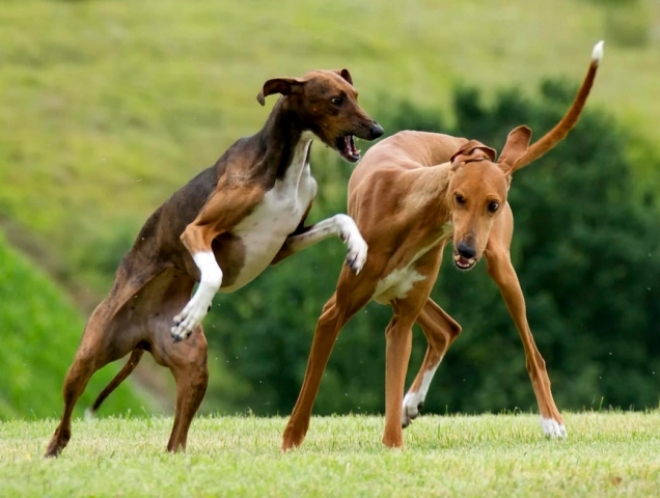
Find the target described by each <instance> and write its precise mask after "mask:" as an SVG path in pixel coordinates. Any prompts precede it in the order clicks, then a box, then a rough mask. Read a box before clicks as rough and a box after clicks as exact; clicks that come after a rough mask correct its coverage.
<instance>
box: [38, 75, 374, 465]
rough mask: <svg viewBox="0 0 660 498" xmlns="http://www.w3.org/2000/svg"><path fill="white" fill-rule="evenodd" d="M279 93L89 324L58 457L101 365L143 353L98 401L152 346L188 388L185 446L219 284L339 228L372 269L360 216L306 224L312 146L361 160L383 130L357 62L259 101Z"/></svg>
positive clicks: (275, 85) (281, 86)
mask: <svg viewBox="0 0 660 498" xmlns="http://www.w3.org/2000/svg"><path fill="white" fill-rule="evenodd" d="M276 93H278V94H281V95H282V97H281V98H280V99H279V100H278V102H277V103H276V104H275V106H274V107H273V110H272V112H271V113H270V116H269V118H268V120H267V121H266V124H265V126H264V127H263V129H262V130H261V131H260V132H259V133H257V134H256V135H254V136H252V137H249V138H243V139H240V140H238V141H237V142H236V143H235V144H234V145H232V146H231V147H230V148H229V149H228V150H227V152H225V153H224V155H223V156H222V157H221V158H220V159H219V160H218V162H217V163H216V164H215V165H214V166H212V167H211V168H209V169H206V170H205V171H203V172H201V173H200V174H199V175H197V177H195V178H194V179H193V180H192V181H191V182H190V183H188V184H187V185H186V186H185V187H183V188H182V189H180V190H179V191H177V192H176V193H175V194H174V195H173V196H172V197H171V198H170V199H169V200H168V201H166V202H165V203H164V204H163V205H162V206H161V207H160V208H159V209H157V210H156V212H155V213H154V214H152V215H151V217H150V218H149V219H148V220H147V222H146V223H145V225H144V227H143V228H142V230H141V231H140V234H139V235H138V237H137V240H136V241H135V244H134V245H133V248H132V249H131V250H130V251H129V252H128V254H127V255H126V256H125V257H124V259H123V260H122V262H121V264H120V266H119V269H118V270H117V274H116V276H115V281H114V284H113V286H112V289H111V291H110V293H109V295H108V296H107V297H106V298H105V300H103V302H102V303H101V304H100V305H99V306H98V307H97V308H96V310H95V311H94V312H93V313H92V316H91V317H90V319H89V322H88V323H87V326H86V327H85V331H84V333H83V337H82V341H81V344H80V346H79V348H78V351H77V353H76V356H75V358H74V361H73V364H72V365H71V367H70V369H69V371H68V373H67V375H66V379H65V381H64V388H63V396H64V413H63V415H62V419H61V421H60V424H59V425H58V427H57V429H56V430H55V433H54V434H53V437H52V439H51V441H50V444H49V445H48V449H47V452H46V456H56V455H58V454H59V453H60V452H61V451H62V449H63V448H64V447H65V446H66V444H67V442H68V441H69V439H70V437H71V414H72V412H73V408H74V406H75V404H76V401H77V400H78V398H79V397H80V395H81V394H82V393H83V390H84V389H85V386H86V384H87V382H88V380H89V379H90V377H91V376H92V374H93V373H94V372H96V371H97V370H98V369H100V368H101V367H103V366H105V365H106V364H108V363H109V362H111V361H114V360H118V359H119V358H122V357H123V356H125V355H126V354H128V353H129V352H131V351H132V352H133V353H132V355H131V357H130V359H129V361H128V363H127V364H126V365H125V366H124V368H123V369H122V370H121V371H120V372H119V374H117V376H116V378H115V379H114V380H113V381H112V382H111V383H110V385H109V386H108V387H107V388H106V389H105V390H104V391H103V393H102V394H101V397H100V398H99V400H98V401H97V403H95V407H96V408H98V405H99V404H100V402H101V401H102V400H103V398H105V396H107V395H108V394H109V393H110V392H111V391H112V390H113V389H114V388H115V387H117V385H119V383H121V381H122V380H124V379H125V378H126V377H127V376H128V375H129V374H130V373H131V371H132V370H133V369H134V368H135V366H136V365H137V363H138V361H139V360H140V357H141V356H142V352H143V351H149V352H150V353H151V354H152V355H153V357H154V359H155V360H156V362H157V363H159V364H160V365H163V366H166V367H168V368H169V369H170V370H171V371H172V374H173V375H174V379H175V381H176V386H177V399H176V412H175V416H174V426H173V428H172V433H171V435H170V440H169V442H168V445H167V449H168V450H169V451H175V450H178V449H185V446H186V438H187V434H188V429H189V427H190V423H191V421H192V418H193V416H194V414H195V412H196V411H197V409H198V408H199V405H200V403H201V401H202V398H203V397H204V393H205V391H206V386H207V381H208V370H207V364H206V355H207V353H206V338H205V337H204V332H203V330H202V326H201V321H202V318H203V317H204V316H205V315H206V313H207V311H208V309H209V308H210V306H211V301H212V299H213V296H214V295H215V294H216V292H223V293H226V292H232V291H234V290H236V289H239V288H240V287H243V286H244V285H245V284H247V283H248V282H250V281H251V280H252V279H254V278H255V277H256V276H257V275H259V274H260V273H261V272H262V271H264V270H265V269H266V267H268V266H269V265H270V264H273V263H276V262H278V261H280V260H282V259H283V258H285V257H287V256H289V255H291V254H293V253H295V252H297V251H300V250H302V249H304V248H306V247H308V246H310V245H312V244H315V243H316V242H319V241H320V240H323V239H325V238H328V237H330V236H332V235H338V236H340V237H341V239H342V240H344V241H345V242H346V243H347V245H348V256H347V262H348V265H349V266H350V267H351V269H352V271H355V272H359V271H360V270H361V268H362V266H363V265H364V262H365V259H366V254H367V245H366V244H365V242H364V240H363V239H362V237H361V236H360V233H359V231H358V230H357V228H356V226H355V223H354V222H353V220H352V219H351V218H349V217H348V216H346V215H336V216H334V217H332V218H329V219H327V220H324V221H322V222H320V223H317V224H315V225H312V226H310V227H305V226H304V222H305V219H306V217H307V214H308V213H309V210H310V208H311V204H312V201H313V199H314V197H315V195H316V190H317V185H316V181H315V180H314V178H313V177H312V175H311V172H310V167H309V154H310V146H311V141H312V139H313V138H315V137H316V138H318V139H320V140H321V141H322V142H323V143H325V144H326V145H328V146H329V147H331V148H333V149H335V150H336V151H337V152H339V154H340V155H341V156H342V157H343V158H344V159H346V160H348V161H350V162H357V161H358V160H359V159H360V154H359V151H358V150H357V149H356V148H355V144H354V141H353V136H357V137H360V138H363V139H365V140H373V139H375V138H378V137H380V136H381V135H382V134H383V129H382V127H381V126H380V125H378V123H376V122H375V121H374V120H373V119H371V118H370V117H369V116H368V115H367V114H366V113H365V112H364V110H362V108H361V107H360V106H359V105H358V103H357V92H356V91H355V88H354V87H353V81H352V78H351V75H350V73H349V72H348V70H346V69H343V70H340V71H313V72H310V73H308V74H306V75H305V76H303V77H302V78H300V79H293V78H277V79H272V80H269V81H267V82H266V83H265V84H264V86H263V89H262V90H261V92H260V93H259V95H258V97H257V100H258V101H259V103H261V104H262V105H264V103H265V102H264V98H265V97H266V96H268V95H271V94H276ZM196 282H199V287H198V288H197V291H196V292H195V295H194V296H193V297H192V299H191V298H190V296H191V293H192V290H193V287H194V285H195V283H196ZM186 303H187V304H186ZM189 336H191V337H190V338H189V340H186V341H184V340H183V339H186V338H188V337H189Z"/></svg>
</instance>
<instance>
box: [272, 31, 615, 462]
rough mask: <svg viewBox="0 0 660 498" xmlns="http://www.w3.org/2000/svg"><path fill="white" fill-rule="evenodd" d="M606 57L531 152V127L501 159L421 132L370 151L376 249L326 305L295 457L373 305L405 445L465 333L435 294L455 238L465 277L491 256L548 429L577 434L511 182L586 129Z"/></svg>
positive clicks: (371, 230) (359, 216) (367, 208)
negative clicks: (416, 333)
mask: <svg viewBox="0 0 660 498" xmlns="http://www.w3.org/2000/svg"><path fill="white" fill-rule="evenodd" d="M602 53H603V52H602V42H601V43H599V44H598V45H596V47H595V48H594V50H593V54H592V62H591V65H590V67H589V72H588V73H587V76H586V79H585V80H584V82H583V84H582V87H581V88H580V90H579V93H578V95H577V97H576V99H575V101H574V102H573V105H572V106H571V108H570V109H569V111H568V113H567V114H566V115H565V116H564V118H563V119H562V120H561V121H560V122H559V124H557V125H556V126H555V127H554V128H553V129H552V130H551V131H550V132H549V133H548V134H547V135H545V136H544V137H543V138H541V139H540V140H539V141H537V142H536V143H534V144H533V145H532V146H528V145H529V140H530V137H531V131H530V129H529V128H527V127H526V126H520V127H518V128H516V129H514V130H513V131H512V132H511V133H510V134H509V136H508V139H507V142H506V144H505V145H504V150H503V151H502V154H501V155H500V157H499V160H498V161H497V162H495V157H496V152H495V150H493V149H491V148H490V147H487V146H485V145H483V144H481V143H479V142H477V141H475V140H466V139H464V138H454V137H450V136H447V135H439V134H434V133H421V132H414V131H404V132H401V133H398V134H396V135H394V136H392V137H390V138H388V139H386V140H383V141H382V142H380V143H378V144H377V145H375V146H374V147H373V148H372V149H370V150H369V152H368V153H367V154H366V155H365V157H364V159H363V160H362V162H361V163H360V164H359V165H358V167H357V168H356V169H355V171H354V172H353V175H352V177H351V180H350V183H349V200H348V211H349V214H350V215H351V216H352V217H353V219H354V220H355V221H356V223H357V225H358V228H359V229H360V232H361V233H362V236H363V237H364V238H365V240H366V241H367V243H368V245H369V259H368V261H367V263H366V265H365V267H364V269H363V271H362V272H361V273H360V274H359V275H355V274H352V273H350V272H349V271H347V270H346V269H342V272H341V275H340V277H339V282H338V283H337V289H336V291H335V294H334V295H333V296H332V297H331V298H330V300H329V301H328V302H327V303H326V305H325V307H324V309H323V314H322V315H321V317H320V318H319V321H318V324H317V327H316V334H315V336H314V341H313V344H312V349H311V352H310V356H309V363H308V365H307V371H306V372H305V380H304V382H303V386H302V390H301V392H300V395H299V397H298V401H297V403H296V406H295V408H294V410H293V414H292V415H291V419H290V420H289V423H288V425H287V427H286V430H285V432H284V438H283V443H282V448H283V449H284V450H287V449H289V448H292V447H295V446H298V445H300V444H301V443H302V442H303V439H304V438H305V434H306V432H307V429H308V427H309V420H310V416H311V413H312V405H313V403H314V399H315V398H316V394H317V392H318V389H319V384H320V382H321V377H322V375H323V371H324V369H325V366H326V364H327V361H328V358H329V356H330V352H331V350H332V347H333V345H334V343H335V340H336V338H337V334H338V333H339V331H340V330H341V328H342V326H343V325H344V324H345V323H346V322H347V321H348V320H349V319H350V318H351V317H352V316H353V315H354V314H355V313H356V312H357V311H358V310H360V308H362V307H363V306H365V305H366V304H367V303H368V302H369V301H370V300H374V301H377V302H379V303H382V304H388V305H390V306H391V307H392V309H393V316H392V320H391V322H390V324H389V326H388V327H387V330H386V333H385V334H386V339H387V348H386V396H385V398H386V407H385V413H386V415H385V419H386V421H385V430H384V434H383V443H384V444H385V445H387V446H389V447H401V446H403V434H402V431H401V427H402V426H404V427H405V426H406V425H408V424H409V423H410V421H411V419H413V418H414V417H415V416H416V415H417V414H418V409H419V405H421V404H422V402H423V401H424V398H425V397H426V393H427V390H428V388H429V384H430V382H431V380H432V378H433V375H434V373H435V371H436V369H437V367H438V365H439V364H440V361H441V360H442V358H443V356H444V355H445V353H446V352H447V349H448V348H449V346H450V344H451V343H452V342H453V341H454V339H456V337H457V336H458V334H459V333H460V331H461V327H460V326H459V325H458V323H456V322H455V321H454V320H453V319H452V318H451V317H450V316H449V315H447V313H445V312H444V311H443V310H442V309H441V308H440V307H439V306H438V305H437V304H436V303H434V302H433V301H432V300H431V299H430V297H429V296H430V293H431V289H432V288H433V285H434V283H435V281H436V279H437V275H438V270H439V268H440V262H441V259H442V252H443V248H444V247H445V244H447V243H448V242H449V241H450V239H451V241H452V242H453V246H454V252H453V259H454V263H455V265H456V267H457V268H458V269H460V270H469V269H471V268H472V267H473V266H474V265H475V264H477V262H478V261H479V260H480V259H481V257H482V256H484V255H485V257H486V260H487V263H488V273H489V274H490V276H491V277H492V279H493V280H494V281H495V283H496V284H497V285H498V287H499V289H500V291H501V293H502V298H503V299H504V302H505V304H506V306H507V308H508V309H509V312H510V313H511V317H512V318H513V321H514V322H515V324H516V327H517V328H518V332H519V333H520V337H521V339H522V342H523V346H524V349H525V358H526V365H527V370H528V372H529V375H530V377H531V381H532V386H533V388H534V393H535V395H536V399H537V402H538V406H539V411H540V412H541V425H542V428H543V431H544V432H545V433H546V434H548V435H549V436H553V437H558V436H559V437H561V436H565V435H566V430H565V427H564V422H563V420H562V417H561V415H560V414H559V411H558V410H557V407H556V406H555V403H554V401H553V399H552V393H551V391H550V380H549V379H548V374H547V372H546V369H545V362H544V360H543V358H542V357H541V354H540V353H539V351H538V349H537V348H536V345H535V344H534V339H533V337H532V334H531V331H530V329H529V325H528V324H527V318H526V316H525V300H524V298H523V293H522V290H521V288H520V284H519V282H518V277H517V276H516V272H515V270H514V268H513V266H512V264H511V259H510V255H509V246H510V244H511V238H512V235H513V214H512V212H511V207H510V206H509V204H508V203H507V193H508V190H509V187H510V185H511V177H512V174H513V173H514V172H515V171H517V170H519V169H520V168H522V167H524V166H526V165H528V164H529V163H531V162H532V161H534V160H535V159H538V158H539V157H541V156H542V155H543V154H545V153H546V152H547V151H549V150H550V149H551V148H552V147H553V146H554V145H555V144H556V143H557V142H559V141H560V140H562V139H563V138H564V137H565V136H566V134H567V133H568V132H569V130H570V129H571V128H572V127H573V126H574V125H575V123H576V122H577V120H578V117H579V115H580V113H581V111H582V108H583V106H584V104H585V102H586V100H587V96H588V95H589V91H590V89H591V86H592V84H593V81H594V77H595V75H596V70H597V67H598V64H599V61H600V60H601V58H602ZM452 234H453V235H452ZM415 322H417V323H418V324H419V325H420V327H421V328H422V330H423V331H424V334H425V336H426V338H427V340H428V349H427V351H426V356H425V358H424V362H423V365H422V367H421V370H420V372H419V374H418V375H417V378H416V379H415V381H414V383H413V385H412V387H411V388H410V391H409V392H408V394H407V395H406V396H405V398H404V400H403V406H402V403H401V399H402V397H403V391H404V387H405V386H404V383H405V377H406V370H407V368H408V360H409V358H410V350H411V345H412V344H411V341H412V326H413V324H414V323H415Z"/></svg>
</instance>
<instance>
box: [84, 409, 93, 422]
mask: <svg viewBox="0 0 660 498" xmlns="http://www.w3.org/2000/svg"><path fill="white" fill-rule="evenodd" d="M93 420H94V410H92V409H91V408H87V409H86V410H85V422H92V421H93Z"/></svg>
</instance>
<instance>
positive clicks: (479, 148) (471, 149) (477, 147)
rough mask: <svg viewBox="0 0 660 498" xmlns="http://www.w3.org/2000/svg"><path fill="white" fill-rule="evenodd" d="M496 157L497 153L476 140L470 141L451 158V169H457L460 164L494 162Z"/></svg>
mask: <svg viewBox="0 0 660 498" xmlns="http://www.w3.org/2000/svg"><path fill="white" fill-rule="evenodd" d="M496 157H497V151H496V150H495V149H492V148H491V147H488V146H486V145H484V144H482V143H481V142H478V141H477V140H470V141H469V142H467V143H466V144H464V145H462V146H461V148H460V149H458V152H456V153H455V154H454V155H453V156H451V164H452V169H454V170H455V169H457V168H458V167H459V166H461V165H462V164H465V163H467V162H471V161H482V160H484V159H487V160H489V161H491V162H492V161H494V160H495V158H496Z"/></svg>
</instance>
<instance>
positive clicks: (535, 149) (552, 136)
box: [513, 41, 605, 171]
mask: <svg viewBox="0 0 660 498" xmlns="http://www.w3.org/2000/svg"><path fill="white" fill-rule="evenodd" d="M604 43H605V42H603V41H600V42H598V43H597V44H596V45H595V46H594V49H593V51H592V52H591V64H590V65H589V70H588V71H587V76H586V77H585V78H584V81H583V82H582V86H581V87H580V90H578V93H577V95H576V97H575V100H574V101H573V104H572V105H571V107H570V109H569V110H568V112H567V113H566V115H565V116H564V117H563V118H562V119H561V121H559V123H557V124H556V125H555V127H554V128H553V129H552V130H550V131H549V132H548V133H546V134H545V135H544V136H543V137H541V138H540V139H539V140H537V141H536V142H534V143H533V144H532V145H530V147H529V148H528V149H527V151H526V152H525V153H524V154H523V155H522V157H521V158H520V159H518V161H516V163H515V165H514V166H513V170H514V171H515V170H517V169H520V168H523V167H525V166H527V165H528V164H529V163H531V162H533V161H535V160H536V159H538V158H539V157H541V156H542V155H544V154H545V153H546V152H548V151H549V150H550V149H552V148H553V147H554V146H555V145H556V144H557V143H558V142H560V141H561V140H563V139H564V138H566V135H568V132H569V131H571V128H573V126H575V123H577V121H578V119H579V117H580V114H581V113H582V109H583V108H584V104H585V103H586V102H587V97H588V96H589V92H590V91H591V87H592V86H593V83H594V79H595V78H596V72H597V71H598V65H599V64H600V61H601V60H602V59H603V44H604Z"/></svg>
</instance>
